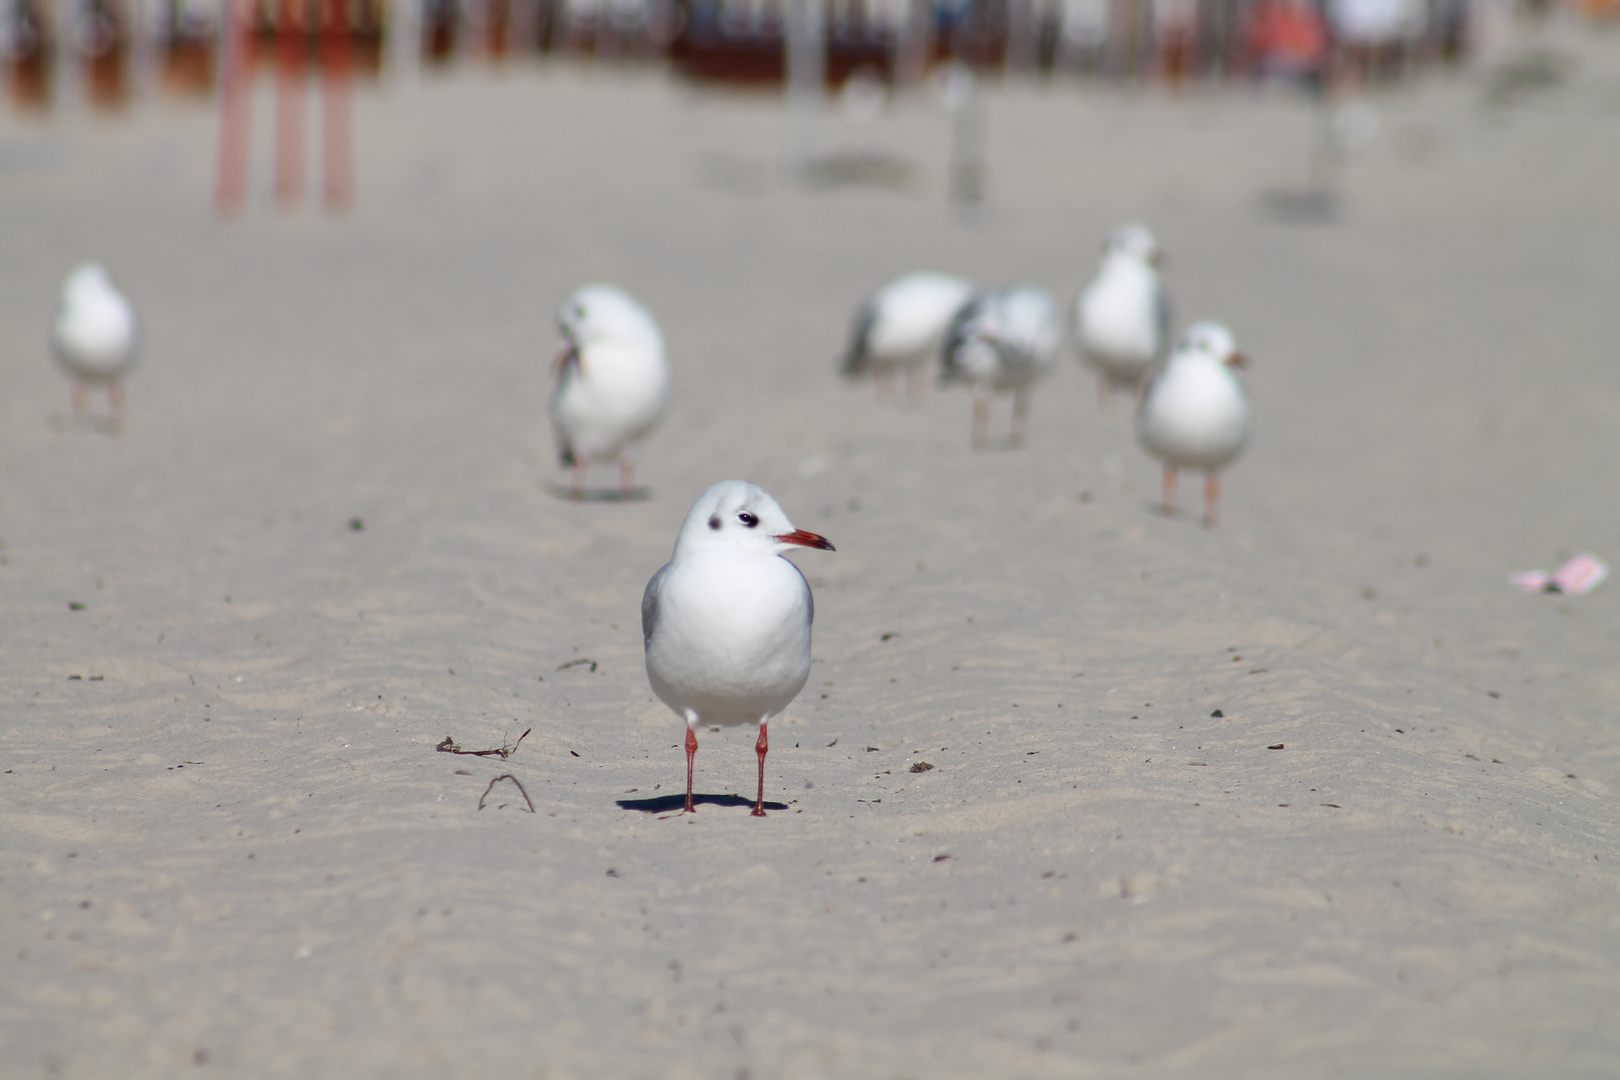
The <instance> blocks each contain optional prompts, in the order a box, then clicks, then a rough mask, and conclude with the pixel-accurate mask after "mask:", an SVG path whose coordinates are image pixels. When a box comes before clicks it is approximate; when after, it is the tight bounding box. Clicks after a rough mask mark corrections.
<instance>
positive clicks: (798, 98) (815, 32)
mask: <svg viewBox="0 0 1620 1080" xmlns="http://www.w3.org/2000/svg"><path fill="white" fill-rule="evenodd" d="M825 10H826V9H825V7H824V5H823V0H788V10H787V41H786V43H785V44H786V48H787V58H786V59H787V80H786V81H787V99H788V128H789V134H788V141H789V145H788V154H789V158H790V164H791V166H792V168H793V171H794V173H795V174H796V175H797V177H798V179H800V180H808V179H810V177H811V176H812V174H813V173H814V171H815V167H816V163H817V161H819V160H820V158H821V105H822V98H823V97H824V91H823V85H824V83H825V81H826V78H827V37H826V15H825Z"/></svg>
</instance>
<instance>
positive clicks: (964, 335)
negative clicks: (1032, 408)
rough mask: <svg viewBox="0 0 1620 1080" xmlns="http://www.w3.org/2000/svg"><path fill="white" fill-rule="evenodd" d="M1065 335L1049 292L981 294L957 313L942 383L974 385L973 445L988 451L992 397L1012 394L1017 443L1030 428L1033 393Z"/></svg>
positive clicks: (1016, 289)
mask: <svg viewBox="0 0 1620 1080" xmlns="http://www.w3.org/2000/svg"><path fill="white" fill-rule="evenodd" d="M1061 337H1062V330H1061V329H1060V327H1059V323H1058V314H1057V305H1056V304H1054V303H1053V302H1052V297H1051V295H1050V294H1048V293H1047V292H1046V290H1044V289H1039V288H1036V287H1035V286H1033V285H1014V286H1012V287H1010V288H1006V289H998V290H995V291H993V292H981V293H979V294H978V295H976V296H975V297H974V298H973V299H972V300H970V301H969V302H968V303H967V304H966V305H964V306H963V307H962V309H961V310H960V311H958V312H957V313H956V317H955V318H954V319H952V320H951V326H950V329H949V331H947V332H946V336H945V348H944V353H943V356H944V365H943V369H942V370H941V372H940V382H941V383H951V382H966V383H972V384H973V446H974V448H975V449H983V447H984V443H985V429H986V428H987V427H988V426H989V422H990V395H991V394H992V393H994V392H995V391H998V390H1011V391H1012V393H1013V424H1012V442H1013V445H1014V446H1017V445H1018V444H1020V443H1022V442H1023V441H1024V435H1025V434H1026V429H1027V428H1028V426H1029V391H1030V387H1032V386H1033V385H1034V384H1035V380H1036V379H1039V378H1040V377H1041V376H1042V375H1045V374H1046V373H1047V371H1048V370H1049V369H1050V368H1051V366H1052V362H1053V361H1054V360H1055V359H1056V358H1057V350H1058V342H1059V339H1060V338H1061Z"/></svg>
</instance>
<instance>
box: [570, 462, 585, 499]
mask: <svg viewBox="0 0 1620 1080" xmlns="http://www.w3.org/2000/svg"><path fill="white" fill-rule="evenodd" d="M568 497H569V498H570V499H573V500H574V501H575V502H579V501H580V500H581V499H583V498H584V497H585V459H584V458H579V457H577V458H575V459H574V472H573V475H572V476H571V477H570V478H569V482H568Z"/></svg>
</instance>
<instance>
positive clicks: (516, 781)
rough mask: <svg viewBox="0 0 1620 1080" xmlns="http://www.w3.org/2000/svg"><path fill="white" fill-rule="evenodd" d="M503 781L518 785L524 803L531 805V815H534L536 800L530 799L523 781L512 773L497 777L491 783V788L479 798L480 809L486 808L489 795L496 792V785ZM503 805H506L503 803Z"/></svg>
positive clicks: (485, 790) (486, 789)
mask: <svg viewBox="0 0 1620 1080" xmlns="http://www.w3.org/2000/svg"><path fill="white" fill-rule="evenodd" d="M502 780H510V781H512V783H514V784H516V785H517V789H518V791H519V792H520V793H521V794H522V795H523V801H524V802H525V803H528V805H529V813H531V814H532V813H534V800H533V799H531V798H529V793H528V791H527V790H525V789H524V787H523V781H521V780H519V779H518V778H517V777H515V776H513V775H512V774H511V773H502V774H501V775H500V776H497V777H496V778H495V779H493V780H491V781H490V782H489V787H487V788H485V789H484V793H483V794H482V795H480V796H478V809H480V810H482V809H483V808H484V800H485V799H487V798H489V793H490V792H491V791H492V790H494V787H495V785H496V784H498V783H500V782H501V781H502ZM502 805H505V804H504V803H503V804H502Z"/></svg>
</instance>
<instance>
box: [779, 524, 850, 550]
mask: <svg viewBox="0 0 1620 1080" xmlns="http://www.w3.org/2000/svg"><path fill="white" fill-rule="evenodd" d="M771 539H772V540H778V541H781V542H782V543H784V544H797V545H799V546H800V547H808V548H820V549H821V550H822V551H837V550H838V549H837V548H835V547H833V546H832V543H831V542H830V541H829V540H828V539H827V538H826V537H825V536H818V535H817V534H815V533H813V532H808V531H806V530H804V529H795V530H793V531H792V532H790V533H782V534H781V535H780V536H773V537H771Z"/></svg>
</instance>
